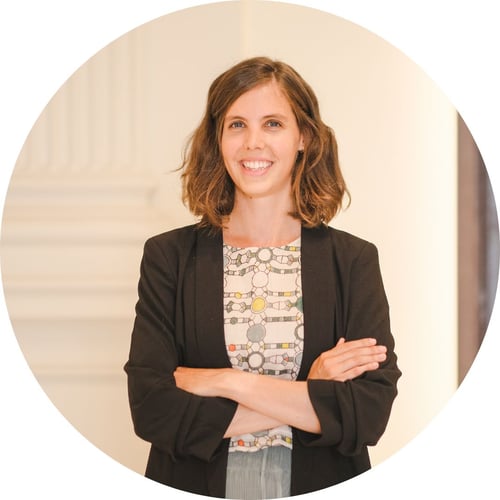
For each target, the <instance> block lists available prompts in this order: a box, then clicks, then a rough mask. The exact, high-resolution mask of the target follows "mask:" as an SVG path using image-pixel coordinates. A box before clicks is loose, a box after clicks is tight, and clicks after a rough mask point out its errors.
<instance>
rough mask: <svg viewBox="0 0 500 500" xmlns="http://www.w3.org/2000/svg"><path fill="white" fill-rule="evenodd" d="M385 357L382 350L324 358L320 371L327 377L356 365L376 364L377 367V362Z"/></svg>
mask: <svg viewBox="0 0 500 500" xmlns="http://www.w3.org/2000/svg"><path fill="white" fill-rule="evenodd" d="M386 358H387V355H386V354H385V353H384V352H382V353H367V354H358V355H356V356H345V357H343V356H335V357H330V358H325V359H323V360H322V370H321V372H322V373H323V374H326V376H327V377H328V378H334V377H335V376H337V375H341V374H343V373H346V372H349V371H351V370H354V369H356V368H358V367H365V366H367V365H370V364H376V365H377V367H378V365H379V363H382V362H384V361H385V360H386Z"/></svg>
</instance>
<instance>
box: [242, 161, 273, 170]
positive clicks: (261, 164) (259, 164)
mask: <svg viewBox="0 0 500 500" xmlns="http://www.w3.org/2000/svg"><path fill="white" fill-rule="evenodd" d="M243 166H244V167H245V168H249V169H250V170H262V169H264V168H267V167H270V166H271V162H270V161H264V160H257V161H244V162H243Z"/></svg>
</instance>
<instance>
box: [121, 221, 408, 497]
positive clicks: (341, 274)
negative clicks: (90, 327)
mask: <svg viewBox="0 0 500 500" xmlns="http://www.w3.org/2000/svg"><path fill="white" fill-rule="evenodd" d="M222 245H223V243H222V236H221V233H217V234H215V235H211V234H209V232H208V231H207V230H206V229H201V228H199V227H198V226H197V225H192V226H187V227H184V228H180V229H176V230H173V231H170V232H167V233H163V234H160V235H158V236H155V237H153V238H150V239H149V240H148V241H147V242H146V244H145V247H144V255H143V259H142V263H141V276H140V280H139V301H138V302H137V306H136V320H135V323H134V330H133V333H132V342H131V348H130V357H129V360H128V362H127V363H126V365H125V370H126V372H127V374H128V388H129V399H130V407H131V412H132V419H133V422H134V428H135V432H136V433H137V435H138V436H140V437H141V438H142V439H144V440H146V441H148V442H150V443H151V451H150V455H149V460H148V464H147V469H146V476H147V477H149V478H151V479H154V480H156V481H158V482H161V483H164V484H167V485H169V486H172V487H175V488H178V489H181V490H185V491H190V492H194V493H199V494H204V495H208V496H216V497H224V495H225V476H226V464H227V454H228V444H229V439H224V438H223V436H224V433H225V431H226V429H227V427H228V425H229V423H230V422H231V419H232V417H233V415H234V412H235V411H236V407H237V403H235V402H234V401H231V400H227V399H223V398H209V397H200V396H196V395H193V394H191V393H188V392H186V391H183V390H181V389H178V388H177V387H176V385H175V379H174V376H173V372H174V371H175V368H176V367H177V366H188V367H207V368H221V367H231V364H230V362H229V358H228V356H227V352H226V346H225V340H224V321H223V253H222ZM301 264H302V267H301V273H302V290H303V297H304V298H303V307H304V338H305V341H304V353H303V359H302V365H301V369H300V372H299V375H298V380H306V378H307V374H308V372H309V369H310V367H311V364H312V362H313V361H314V360H315V359H316V358H317V357H318V356H319V355H320V354H321V353H322V352H324V351H326V350H328V349H331V348H332V347H333V346H334V345H335V344H336V343H337V341H338V339H339V338H340V337H345V338H346V340H353V339H358V338H365V337H372V338H376V339H377V341H378V343H379V344H382V345H385V346H387V359H386V361H385V362H384V363H383V364H382V365H381V366H380V367H379V369H377V370H375V371H371V372H367V373H365V374H364V375H362V376H361V377H358V378H357V379H354V380H351V381H347V382H335V381H329V380H309V381H308V391H309V397H310V399H311V402H312V404H313V406H314V409H315V411H316V413H317V415H318V418H319V420H320V422H321V435H316V434H311V433H307V432H304V431H300V430H297V429H293V437H294V440H293V451H292V484H291V494H292V495H296V494H302V493H307V492H311V491H315V490H318V489H321V488H325V487H327V486H331V485H333V484H336V483H339V482H341V481H344V480H346V479H349V478H352V477H354V476H356V475H357V474H360V473H362V472H364V471H366V470H367V469H369V467H370V461H369V457H368V451H367V446H368V445H374V444H375V443H376V442H377V441H378V439H379V438H380V436H381V435H382V433H383V432H384V430H385V427H386V425H387V421H388V418H389V414H390V410H391V406H392V402H393V400H394V398H395V396H396V394H397V391H396V382H397V379H398V378H399V376H400V375H401V373H400V371H399V369H398V368H397V365H396V356H395V354H394V350H393V349H394V340H393V337H392V335H391V331H390V325H389V308H388V304H387V300H386V295H385V292H384V288H383V284H382V279H381V275H380V269H379V263H378V255H377V250H376V248H375V246H374V245H372V244H371V243H368V242H366V241H364V240H361V239H359V238H356V237H354V236H352V235H350V234H348V233H345V232H343V231H339V230H336V229H333V228H331V227H327V226H321V227H318V228H315V229H305V228H303V229H302V237H301Z"/></svg>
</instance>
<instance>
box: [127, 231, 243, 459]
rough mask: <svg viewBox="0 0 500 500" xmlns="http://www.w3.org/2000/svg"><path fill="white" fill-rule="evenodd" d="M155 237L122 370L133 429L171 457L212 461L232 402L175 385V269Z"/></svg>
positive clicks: (147, 249) (147, 252)
mask: <svg viewBox="0 0 500 500" xmlns="http://www.w3.org/2000/svg"><path fill="white" fill-rule="evenodd" d="M164 250H165V249H164V246H163V245H161V246H160V244H158V242H157V241H156V240H155V238H152V239H150V240H148V241H147V242H146V244H145V246H144V254H143V257H142V262H141V268H140V269H141V271H140V279H139V285H138V295H139V299H138V302H137V305H136V318H135V322H134V327H133V331H132V339H131V346H130V354H129V359H128V361H127V363H126V364H125V367H124V369H125V371H126V373H127V376H128V394H129V402H130V409H131V413H132V421H133V424H134V430H135V432H136V434H137V435H138V436H139V437H141V438H142V439H144V440H146V441H149V442H150V443H152V444H153V445H154V446H155V447H157V448H159V449H161V450H162V451H164V452H166V453H167V454H169V455H170V456H171V457H172V459H173V460H176V459H179V458H183V457H187V456H194V457H197V458H199V459H201V460H204V461H210V460H211V459H212V458H213V457H214V456H215V455H216V454H217V452H218V451H220V449H221V445H222V442H223V436H224V433H225V431H226V429H227V427H228V425H229V423H230V422H231V419H232V418H233V415H234V412H235V411H236V403H234V402H233V401H230V400H227V399H222V398H205V397H200V396H196V395H194V394H191V393H188V392H186V391H183V390H182V389H179V388H177V387H176V384H175V378H174V376H173V373H174V371H175V369H176V367H177V366H178V365H179V352H181V351H180V348H179V346H178V342H177V340H176V325H175V318H176V309H177V306H178V304H177V300H176V297H177V296H178V295H179V292H178V289H177V288H178V283H177V272H178V271H177V269H172V266H171V265H170V263H169V261H168V259H167V256H166V254H165V251H164Z"/></svg>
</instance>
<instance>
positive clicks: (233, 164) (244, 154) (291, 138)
mask: <svg viewBox="0 0 500 500" xmlns="http://www.w3.org/2000/svg"><path fill="white" fill-rule="evenodd" d="M303 148H304V141H303V137H302V134H301V133H300V130H299V128H298V126H297V121H296V119H295V115H294V114H293V111H292V108H291V106H290V103H289V102H288V99H287V98H286V97H285V95H284V94H283V92H282V91H281V89H280V88H279V86H278V84H277V83H276V82H275V81H274V80H273V81H271V82H269V83H265V84H262V85H258V86H257V87H254V88H253V89H251V90H249V91H248V92H246V93H244V94H242V95H241V96H240V97H239V98H238V99H236V101H235V102H234V103H233V104H232V105H231V107H230V108H229V109H228V111H227V113H226V116H225V118H224V125H223V132H222V138H221V151H222V157H223V159H224V164H225V166H226V169H227V171H228V173H229V175H230V177H231V179H232V180H233V182H234V184H235V196H236V197H237V198H238V197H241V196H243V197H246V198H249V199H250V198H260V197H266V196H286V197H288V198H289V197H290V195H291V174H292V170H293V167H294V165H295V161H296V158H297V152H298V151H299V150H302V149H303Z"/></svg>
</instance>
